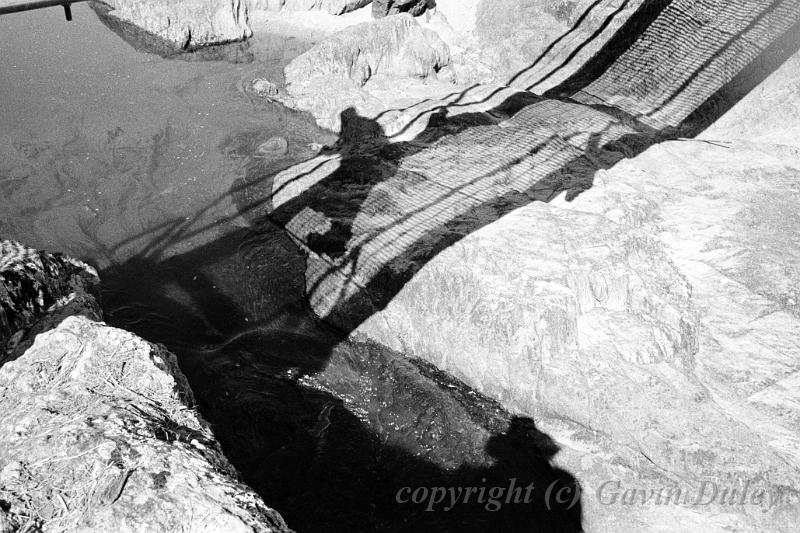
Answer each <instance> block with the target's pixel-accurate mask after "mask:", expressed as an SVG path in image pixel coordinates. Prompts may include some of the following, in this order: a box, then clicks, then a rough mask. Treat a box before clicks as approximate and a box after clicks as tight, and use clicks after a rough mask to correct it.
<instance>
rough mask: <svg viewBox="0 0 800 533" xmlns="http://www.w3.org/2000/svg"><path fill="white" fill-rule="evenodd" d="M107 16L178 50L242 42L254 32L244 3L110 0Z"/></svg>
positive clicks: (210, 0) (233, 1)
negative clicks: (140, 30)
mask: <svg viewBox="0 0 800 533" xmlns="http://www.w3.org/2000/svg"><path fill="white" fill-rule="evenodd" d="M105 3H106V4H108V6H110V7H111V11H109V12H108V15H109V16H111V17H114V18H117V19H119V20H121V21H124V22H127V23H130V24H133V25H134V26H136V27H138V28H140V29H142V30H144V31H146V32H148V33H149V34H152V35H154V36H156V37H157V38H159V39H162V40H164V41H166V42H167V43H169V44H171V45H172V46H174V47H175V48H177V49H180V50H192V49H196V48H200V47H203V46H209V45H215V44H225V43H230V42H235V41H242V40H244V39H247V38H248V37H250V36H251V35H252V34H253V32H252V30H251V29H250V27H249V26H248V24H247V8H246V6H245V3H244V2H243V1H242V0H228V1H226V2H215V1H213V0H179V1H177V2H160V1H158V0H107V1H106V2H105Z"/></svg>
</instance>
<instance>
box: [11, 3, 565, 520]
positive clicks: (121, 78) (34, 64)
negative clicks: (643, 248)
mask: <svg viewBox="0 0 800 533" xmlns="http://www.w3.org/2000/svg"><path fill="white" fill-rule="evenodd" d="M72 11H73V17H74V21H73V22H66V21H64V18H63V12H62V9H61V8H60V7H57V8H48V9H43V10H38V11H34V12H27V13H21V14H14V15H9V16H3V17H0V72H2V76H0V237H2V238H11V239H16V240H19V241H21V242H23V243H25V244H27V245H29V246H32V247H35V248H42V249H47V250H52V251H62V252H65V253H68V254H69V255H72V256H74V257H78V258H82V259H86V260H88V261H89V262H91V263H92V264H94V265H95V266H97V267H98V269H99V271H100V275H101V279H102V281H103V309H104V312H105V315H106V319H107V321H108V322H109V323H110V324H112V325H115V326H119V327H123V328H126V329H129V330H131V331H134V332H135V333H138V334H139V335H142V336H143V337H145V338H146V339H148V340H150V341H155V342H162V343H164V344H166V345H167V347H168V348H170V349H171V350H172V351H173V352H174V353H176V354H177V355H178V358H179V361H180V364H181V367H182V369H183V370H184V372H185V373H186V374H187V376H188V377H189V380H190V383H191V385H192V388H193V390H194V391H195V394H196V397H197V402H198V408H199V409H200V411H201V412H202V413H203V415H204V416H205V417H206V418H207V419H208V420H209V421H210V422H211V423H212V427H213V429H214V432H215V434H216V436H217V438H218V439H219V440H220V442H221V444H222V445H223V448H224V449H225V451H226V453H227V455H228V457H229V458H230V459H231V461H232V462H233V463H234V465H235V466H236V467H237V469H239V471H240V472H241V473H242V475H243V477H244V479H245V480H246V481H247V482H248V483H249V484H250V485H251V486H253V487H254V488H255V489H256V490H257V491H258V492H259V493H261V494H262V496H263V497H264V498H265V500H266V501H267V503H268V504H270V505H272V506H274V507H275V508H277V509H278V511H280V512H281V513H282V514H283V515H284V517H285V518H286V519H287V521H288V522H289V524H290V525H291V526H292V527H294V528H296V529H297V530H299V531H323V530H325V531H330V530H336V531H345V530H347V531H389V530H399V529H403V530H408V529H409V528H410V529H411V530H417V531H425V530H434V531H443V530H452V529H458V530H460V531H488V530H489V529H491V528H493V527H494V526H496V525H498V524H502V525H504V526H505V527H504V529H506V530H508V531H513V530H518V531H529V530H530V524H531V520H533V514H531V513H534V514H536V513H539V514H538V518H536V521H537V523H538V524H539V525H540V526H542V525H543V524H550V526H554V527H546V528H544V529H547V530H573V529H574V527H573V526H574V524H575V520H576V518H575V512H577V513H578V514H577V519H578V520H579V519H580V506H578V507H576V508H574V509H572V510H571V511H569V513H568V515H569V516H567V515H565V514H562V513H553V512H548V513H547V515H546V517H545V518H546V520H545V519H543V518H542V516H543V515H542V514H541V512H540V511H541V509H539V510H536V509H534V508H531V509H525V510H520V509H519V508H517V509H513V510H512V512H510V513H505V514H502V513H501V515H497V514H494V513H486V512H485V509H484V508H482V507H481V506H475V505H471V506H464V507H462V508H459V509H458V510H456V511H454V512H449V513H446V514H442V513H439V514H434V515H432V514H431V513H428V512H426V511H425V509H424V507H422V508H420V507H419V506H417V507H409V506H404V505H399V504H398V502H397V501H396V498H395V495H396V494H397V491H398V489H400V488H402V487H404V486H420V485H423V484H425V485H433V484H437V485H444V484H454V485H464V484H470V485H475V484H481V483H483V484H486V483H491V482H492V480H494V481H495V482H496V484H498V485H505V484H507V482H508V479H509V478H511V477H514V478H515V479H518V480H519V481H520V482H521V481H523V480H525V479H529V480H531V479H534V480H535V481H536V482H537V483H549V482H550V481H552V480H553V479H558V480H561V481H564V482H570V480H571V477H570V476H569V475H568V474H566V473H564V472H560V471H557V470H554V469H552V468H551V467H550V465H549V463H548V461H547V458H548V457H550V456H551V455H552V454H553V453H555V451H554V445H553V444H552V442H549V441H547V438H546V436H544V435H542V434H539V433H538V432H537V431H536V430H535V429H534V428H533V426H532V425H531V424H530V423H528V422H525V421H519V420H517V422H516V423H515V422H514V421H513V420H512V421H511V422H512V423H511V424H510V425H509V420H510V419H509V416H508V415H507V414H506V413H505V412H504V411H503V410H502V409H501V408H500V407H499V406H498V405H497V404H496V403H494V402H492V401H490V400H488V399H486V398H483V397H481V396H480V395H478V394H476V393H475V392H474V391H471V390H469V389H468V388H467V387H465V386H464V385H463V384H461V383H459V382H457V381H454V380H452V379H451V378H449V377H447V376H444V375H443V374H441V373H439V372H438V371H437V370H436V369H434V368H432V367H430V366H429V365H426V364H424V363H422V362H417V361H408V360H407V359H405V358H404V357H402V356H400V355H399V354H394V353H392V352H390V351H389V350H386V349H383V348H381V347H379V346H375V345H372V344H369V343H353V342H348V341H346V340H345V339H344V335H343V334H342V333H340V332H337V331H335V330H333V329H331V328H329V327H327V326H326V325H324V324H321V323H320V322H319V321H318V320H316V318H315V317H314V316H313V314H312V313H310V312H309V311H308V309H307V306H306V304H305V301H304V272H305V258H304V256H303V254H302V253H301V252H300V251H299V250H298V248H297V247H296V246H295V245H294V243H293V242H292V241H291V240H290V239H289V238H288V237H287V236H286V235H285V234H284V233H283V231H282V230H281V229H279V228H277V227H275V226H273V225H271V224H270V223H269V221H268V220H266V219H264V218H263V217H259V214H260V212H261V211H262V210H263V209H264V206H262V205H260V204H259V202H257V201H256V202H253V201H252V199H253V198H258V190H259V187H262V186H264V184H263V183H259V180H258V179H255V180H254V179H253V176H256V177H257V176H259V175H260V174H261V175H263V176H264V177H265V182H266V181H268V177H269V176H270V175H271V174H274V173H275V172H277V171H278V170H280V169H282V168H285V167H287V166H290V165H292V164H294V163H297V162H300V161H303V160H306V159H308V158H310V157H312V156H314V155H315V153H316V148H315V147H314V146H313V144H314V143H317V144H330V143H332V142H333V141H334V140H335V138H336V137H335V136H334V135H332V134H330V133H327V132H325V131H322V130H320V129H319V128H317V127H316V125H315V124H314V122H313V120H312V119H311V118H310V117H309V116H306V115H302V114H299V113H296V112H293V111H290V110H288V109H286V108H284V107H282V106H281V105H279V104H274V103H271V102H268V101H265V100H263V99H258V98H254V97H253V96H252V94H251V93H249V92H248V91H247V87H248V84H249V83H250V82H251V81H252V80H253V79H256V78H266V79H270V80H274V81H280V80H281V77H282V68H283V66H285V64H286V63H288V61H290V60H291V59H292V58H293V57H295V56H296V55H298V54H300V53H302V52H303V51H304V50H305V49H307V48H308V47H309V46H310V45H311V43H309V42H304V41H302V40H299V39H292V38H287V37H281V36H265V35H257V36H256V37H255V38H254V39H252V40H251V41H250V42H249V43H248V44H247V45H234V46H232V47H227V48H223V49H219V50H216V51H214V52H212V53H210V54H208V53H207V54H203V55H200V54H194V55H189V56H176V57H171V58H164V57H161V56H159V55H157V54H152V53H144V52H141V51H139V50H137V49H135V48H134V47H133V46H132V45H131V44H129V43H128V42H126V41H125V40H123V39H122V38H120V36H119V35H117V34H116V33H115V32H113V31H111V30H110V29H109V27H107V25H105V24H104V23H103V21H102V20H101V18H99V17H98V15H97V14H96V13H95V12H94V11H93V10H92V9H91V8H90V7H89V6H88V5H87V4H85V3H81V4H75V5H73V7H72ZM137 42H139V41H137ZM139 44H141V43H139ZM276 136H279V137H282V138H284V139H286V141H287V144H288V150H287V151H286V153H285V154H281V153H274V154H272V155H270V154H267V156H266V157H264V154H263V153H262V154H258V153H257V150H256V149H257V147H258V146H259V145H260V144H261V143H263V142H265V141H267V140H268V139H271V138H273V137H276ZM259 173H260V174H259ZM245 176H247V177H248V179H245ZM245 186H246V187H250V188H252V190H248V191H243V190H242V188H243V187H245ZM242 198H247V199H248V200H247V204H246V205H244V204H243V203H242V201H241V199H242ZM542 442H544V444H542ZM487 479H488V481H487ZM560 526H565V527H564V528H562V527H560ZM487 528H488V529H487Z"/></svg>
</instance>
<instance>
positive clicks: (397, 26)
mask: <svg viewBox="0 0 800 533" xmlns="http://www.w3.org/2000/svg"><path fill="white" fill-rule="evenodd" d="M449 61H450V52H449V49H448V47H447V45H446V44H444V42H443V41H442V40H441V39H440V38H439V36H438V35H436V33H435V32H433V31H430V30H427V29H424V28H422V27H421V26H420V25H419V23H418V22H417V21H416V20H414V19H413V18H412V17H411V16H409V15H405V14H404V15H401V16H397V17H389V18H386V19H383V20H380V21H375V22H368V23H361V24H356V25H355V26H352V27H350V28H347V29H345V30H343V31H341V32H339V33H336V34H334V35H333V36H331V37H329V38H328V39H326V40H324V41H323V42H321V43H319V44H317V45H316V46H314V47H313V48H312V49H311V50H309V51H308V52H306V53H305V54H303V55H301V56H299V57H297V58H296V59H295V60H294V61H292V62H291V63H290V64H289V65H288V66H287V67H286V69H285V75H286V88H287V91H288V92H289V93H290V94H291V96H292V98H293V100H292V102H291V104H292V105H293V106H294V107H296V108H299V109H302V110H308V111H311V113H312V114H313V115H314V116H315V117H317V119H318V121H319V122H320V124H322V125H324V126H326V127H329V128H331V129H336V130H338V129H339V124H340V117H339V114H340V113H341V111H342V110H344V109H346V108H347V107H350V106H356V107H358V108H359V109H360V110H363V109H364V108H366V109H373V110H380V109H382V106H380V103H379V102H376V101H375V99H374V97H372V96H370V95H369V94H368V93H366V92H365V91H364V90H362V86H363V85H364V83H366V82H367V80H369V79H370V78H373V77H376V76H388V77H391V78H402V77H412V78H422V79H424V78H430V77H435V76H436V73H437V72H438V71H439V70H441V69H442V68H443V67H445V66H446V65H447V64H448V63H449Z"/></svg>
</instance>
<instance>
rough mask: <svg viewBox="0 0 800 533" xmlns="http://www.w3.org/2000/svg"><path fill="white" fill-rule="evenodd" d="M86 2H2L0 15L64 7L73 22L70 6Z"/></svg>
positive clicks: (54, 0) (42, 0) (68, 18)
mask: <svg viewBox="0 0 800 533" xmlns="http://www.w3.org/2000/svg"><path fill="white" fill-rule="evenodd" d="M84 1H86V0H69V1H67V2H65V1H64V0H31V1H28V2H13V1H12V3H11V4H6V3H4V2H3V1H2V0H0V15H8V14H9V13H19V12H20V11H30V10H32V9H42V8H45V7H52V6H64V16H65V17H66V18H67V20H72V9H71V8H70V6H71V5H72V4H74V3H76V2H84Z"/></svg>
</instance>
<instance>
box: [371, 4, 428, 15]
mask: <svg viewBox="0 0 800 533" xmlns="http://www.w3.org/2000/svg"><path fill="white" fill-rule="evenodd" d="M429 4H430V5H432V4H433V3H432V2H430V0H374V1H373V2H372V16H373V17H374V18H376V19H377V18H383V17H386V16H389V15H397V14H399V13H408V14H409V15H411V16H414V17H416V16H417V15H421V14H422V13H424V12H425V10H426V9H427V8H428V7H429Z"/></svg>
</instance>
